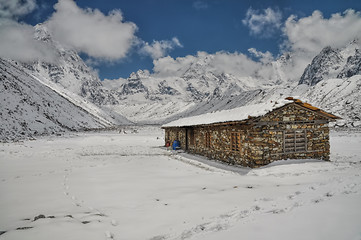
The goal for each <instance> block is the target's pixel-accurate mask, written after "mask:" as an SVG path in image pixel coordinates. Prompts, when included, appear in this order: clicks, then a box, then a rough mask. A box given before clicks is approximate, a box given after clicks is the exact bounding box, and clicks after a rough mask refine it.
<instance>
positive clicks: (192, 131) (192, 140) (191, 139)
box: [189, 129, 195, 145]
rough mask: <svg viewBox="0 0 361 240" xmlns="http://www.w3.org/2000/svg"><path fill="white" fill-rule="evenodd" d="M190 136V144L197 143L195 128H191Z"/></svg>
mask: <svg viewBox="0 0 361 240" xmlns="http://www.w3.org/2000/svg"><path fill="white" fill-rule="evenodd" d="M189 138H190V144H191V145H195V141H194V130H193V129H190V130H189Z"/></svg>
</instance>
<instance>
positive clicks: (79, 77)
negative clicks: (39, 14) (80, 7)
mask: <svg viewBox="0 0 361 240" xmlns="http://www.w3.org/2000/svg"><path fill="white" fill-rule="evenodd" d="M34 28H35V36H34V37H35V39H37V40H39V41H43V42H46V43H47V44H49V45H50V46H51V47H52V48H53V49H55V50H56V51H57V54H58V58H57V59H56V62H53V63H50V62H43V61H35V62H32V63H23V64H22V65H23V66H24V67H25V68H26V69H27V70H28V72H29V73H31V74H32V75H34V76H37V77H42V78H44V79H47V80H50V81H52V82H55V83H57V84H58V85H60V86H61V87H63V88H65V89H67V90H69V91H71V92H73V93H75V94H77V95H79V96H81V97H83V98H85V99H87V100H88V101H90V102H92V103H94V104H97V105H102V104H117V103H118V100H117V97H116V96H114V94H115V93H113V92H112V91H110V90H109V89H107V88H104V87H103V85H102V82H101V81H100V79H99V78H98V76H97V74H96V73H95V72H94V71H93V70H92V69H91V68H90V67H88V66H87V65H86V64H85V63H84V61H83V60H82V59H81V58H80V56H79V55H78V53H77V52H76V51H74V50H72V49H68V48H66V47H64V46H62V45H61V44H59V43H58V42H56V41H54V40H53V38H52V36H51V34H50V33H49V31H48V29H47V28H46V26H45V25H43V24H38V25H36V26H35V27H34Z"/></svg>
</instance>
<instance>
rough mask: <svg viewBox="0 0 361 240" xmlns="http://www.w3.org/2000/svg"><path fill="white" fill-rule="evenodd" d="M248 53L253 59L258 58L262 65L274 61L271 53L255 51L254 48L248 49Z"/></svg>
mask: <svg viewBox="0 0 361 240" xmlns="http://www.w3.org/2000/svg"><path fill="white" fill-rule="evenodd" d="M248 52H249V53H251V54H252V55H253V56H254V57H256V58H258V59H259V60H260V61H261V62H262V63H270V62H272V61H273V60H274V58H273V55H272V53H270V52H269V51H266V52H261V51H257V49H255V48H249V49H248Z"/></svg>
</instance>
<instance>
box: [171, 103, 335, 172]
mask: <svg viewBox="0 0 361 240" xmlns="http://www.w3.org/2000/svg"><path fill="white" fill-rule="evenodd" d="M328 122H329V119H328V118H326V117H325V116H322V115H319V114H317V112H314V111H310V110H309V109H306V108H303V107H301V106H299V105H297V104H295V103H292V104H289V105H286V106H284V107H281V108H279V109H276V110H274V111H272V112H270V113H268V114H266V115H264V116H261V117H257V118H249V119H247V120H245V121H242V122H241V121H240V122H226V123H218V124H209V125H200V126H187V127H169V128H165V141H166V142H168V143H170V144H171V143H172V142H173V141H174V140H178V141H180V145H181V148H182V149H184V150H186V151H188V152H191V153H195V154H200V155H204V156H207V157H209V158H212V159H217V160H221V161H224V162H226V163H229V164H238V165H242V166H247V167H260V166H263V165H266V164H269V163H271V162H273V161H276V160H282V159H308V158H313V159H323V160H329V155H330V144H329V127H328Z"/></svg>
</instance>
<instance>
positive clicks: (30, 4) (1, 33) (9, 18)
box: [0, 0, 56, 62]
mask: <svg viewBox="0 0 361 240" xmlns="http://www.w3.org/2000/svg"><path fill="white" fill-rule="evenodd" d="M36 8H37V5H36V2H35V0H0V43H1V44H0V57H3V58H9V59H13V60H18V61H24V62H28V61H36V60H39V59H42V60H46V61H48V62H53V61H54V60H55V58H56V52H55V51H54V50H53V49H52V48H50V47H49V46H48V45H47V44H46V43H43V42H40V41H37V40H35V39H34V28H33V26H31V25H28V24H25V23H18V22H17V19H18V18H19V17H21V16H24V15H26V14H29V13H30V12H32V11H34V9H36Z"/></svg>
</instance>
